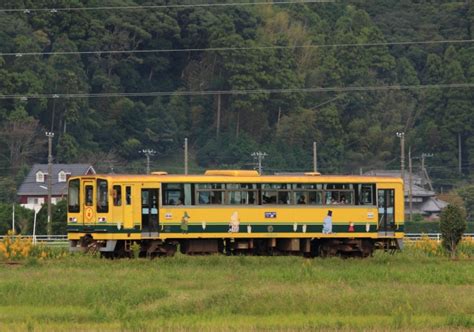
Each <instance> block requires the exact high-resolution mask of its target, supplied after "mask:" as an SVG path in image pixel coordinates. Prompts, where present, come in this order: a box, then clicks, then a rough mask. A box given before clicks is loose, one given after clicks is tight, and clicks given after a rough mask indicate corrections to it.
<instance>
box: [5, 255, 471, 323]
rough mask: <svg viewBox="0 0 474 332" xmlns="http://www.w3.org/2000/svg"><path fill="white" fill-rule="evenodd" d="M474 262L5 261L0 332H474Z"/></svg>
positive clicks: (418, 258)
mask: <svg viewBox="0 0 474 332" xmlns="http://www.w3.org/2000/svg"><path fill="white" fill-rule="evenodd" d="M473 312H474V261H473V260H472V259H460V260H457V261H450V260H448V259H447V258H443V257H428V256H426V255H413V254H412V253H410V251H409V250H408V251H405V252H404V253H400V254H397V255H394V256H391V255H388V254H385V253H377V254H376V255H375V257H373V258H369V259H364V260H361V259H346V260H343V259H339V258H331V259H304V258H301V257H225V256H208V257H187V256H182V255H178V256H176V257H173V258H165V259H155V260H144V259H143V260H142V259H138V260H130V259H123V260H113V261H112V260H104V259H99V258H94V257H86V256H69V257H63V258H58V259H54V260H53V259H52V260H45V261H41V260H36V259H34V260H28V261H26V262H24V263H22V264H18V265H8V264H2V265H0V330H1V331H7V330H8V331H10V330H18V331H24V330H31V331H51V330H58V331H59V330H100V331H103V330H127V331H128V330H131V331H141V330H200V331H201V330H234V331H248V330H260V329H267V330H328V329H334V330H397V329H398V330H407V329H409V330H414V329H419V330H427V331H428V330H440V331H441V330H442V331H444V330H460V329H461V330H462V329H465V330H472V329H474V317H473Z"/></svg>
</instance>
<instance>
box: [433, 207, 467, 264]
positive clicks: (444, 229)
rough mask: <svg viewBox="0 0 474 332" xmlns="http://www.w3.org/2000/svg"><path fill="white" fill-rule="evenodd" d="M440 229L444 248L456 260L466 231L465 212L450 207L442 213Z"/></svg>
mask: <svg viewBox="0 0 474 332" xmlns="http://www.w3.org/2000/svg"><path fill="white" fill-rule="evenodd" d="M439 228H440V231H441V236H442V238H443V242H442V245H443V247H444V248H445V249H446V250H447V251H448V252H449V253H450V255H451V258H455V257H456V249H457V245H458V243H459V241H461V239H462V236H463V234H464V231H465V230H466V218H465V216H464V213H463V210H461V208H459V207H458V206H456V205H448V206H447V207H446V208H445V209H444V210H443V211H442V212H441V217H440V225H439Z"/></svg>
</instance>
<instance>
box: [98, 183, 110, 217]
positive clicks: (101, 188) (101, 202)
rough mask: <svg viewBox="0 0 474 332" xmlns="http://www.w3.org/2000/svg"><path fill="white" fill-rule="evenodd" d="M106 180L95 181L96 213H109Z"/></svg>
mask: <svg viewBox="0 0 474 332" xmlns="http://www.w3.org/2000/svg"><path fill="white" fill-rule="evenodd" d="M107 192H108V188H107V180H101V179H98V180H97V212H100V213H107V212H109V201H108V195H107Z"/></svg>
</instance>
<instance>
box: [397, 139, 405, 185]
mask: <svg viewBox="0 0 474 332" xmlns="http://www.w3.org/2000/svg"><path fill="white" fill-rule="evenodd" d="M397 137H398V138H400V173H401V177H402V179H403V181H404V182H405V133H404V132H403V131H399V132H397Z"/></svg>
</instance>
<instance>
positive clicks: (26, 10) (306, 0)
mask: <svg viewBox="0 0 474 332" xmlns="http://www.w3.org/2000/svg"><path fill="white" fill-rule="evenodd" d="M334 2H336V0H296V1H257V2H228V3H198V4H170V5H144V6H98V7H66V8H11V9H9V8H2V9H0V13H25V14H30V13H31V12H50V13H53V14H55V13H59V12H67V11H94V10H143V9H146V10H150V9H165V8H196V7H201V8H202V7H204V8H205V7H237V6H260V5H272V6H273V5H304V4H311V3H334Z"/></svg>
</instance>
